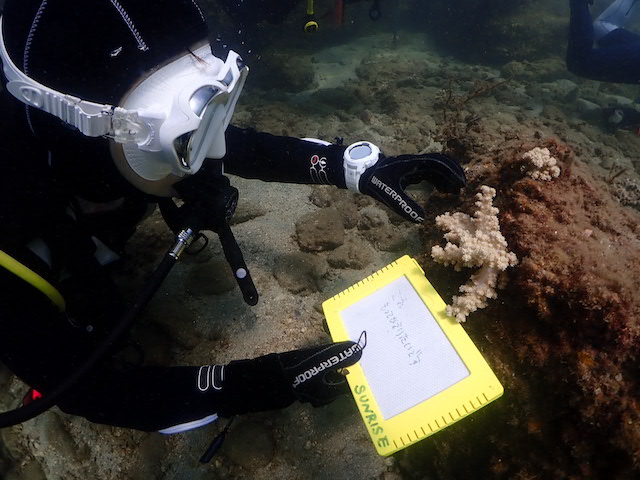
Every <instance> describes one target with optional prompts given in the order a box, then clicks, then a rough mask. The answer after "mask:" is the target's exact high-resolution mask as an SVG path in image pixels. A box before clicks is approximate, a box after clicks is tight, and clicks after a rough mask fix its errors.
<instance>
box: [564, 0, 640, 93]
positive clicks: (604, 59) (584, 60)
mask: <svg viewBox="0 0 640 480" xmlns="http://www.w3.org/2000/svg"><path fill="white" fill-rule="evenodd" d="M570 5H571V21H570V30H569V44H568V47H567V68H568V69H569V70H570V71H571V72H573V73H575V74H576V75H580V76H582V77H586V78H590V79H592V80H598V81H603V82H616V83H631V84H637V83H638V82H640V35H636V34H635V33H632V32H630V31H628V30H624V29H622V28H618V29H615V30H613V31H612V32H610V33H609V34H607V35H605V36H604V37H602V38H601V39H600V40H599V41H598V42H597V44H596V45H594V32H593V23H592V19H591V14H590V12H589V5H588V4H587V0H571V2H570Z"/></svg>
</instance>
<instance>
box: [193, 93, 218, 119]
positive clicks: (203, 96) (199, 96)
mask: <svg viewBox="0 0 640 480" xmlns="http://www.w3.org/2000/svg"><path fill="white" fill-rule="evenodd" d="M218 93H219V90H218V89H217V88H213V87H212V86H210V85H208V86H206V87H201V88H199V89H198V90H196V91H195V93H194V94H193V95H192V96H191V98H190V99H189V106H190V107H191V110H192V111H193V113H195V114H196V115H197V116H199V117H200V118H202V115H203V114H204V111H205V110H206V109H207V106H209V104H210V103H211V101H212V100H213V99H214V97H215V96H216V95H217V94H218Z"/></svg>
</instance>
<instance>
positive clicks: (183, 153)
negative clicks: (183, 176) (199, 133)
mask: <svg viewBox="0 0 640 480" xmlns="http://www.w3.org/2000/svg"><path fill="white" fill-rule="evenodd" d="M194 131H195V130H194ZM193 133H194V132H187V133H184V134H182V135H180V136H179V137H178V138H176V139H175V140H174V141H173V148H175V150H176V154H177V155H178V160H180V164H181V165H182V166H183V167H184V168H189V141H190V140H191V136H192V135H193Z"/></svg>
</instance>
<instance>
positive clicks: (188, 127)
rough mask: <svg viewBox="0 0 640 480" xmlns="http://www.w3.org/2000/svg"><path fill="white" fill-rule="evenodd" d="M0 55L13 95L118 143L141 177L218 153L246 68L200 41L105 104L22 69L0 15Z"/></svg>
mask: <svg viewBox="0 0 640 480" xmlns="http://www.w3.org/2000/svg"><path fill="white" fill-rule="evenodd" d="M0 57H1V59H2V63H3V67H4V73H5V76H6V77H7V85H6V88H7V90H8V91H9V92H10V93H11V94H12V95H13V96H14V97H16V98H17V99H18V100H20V101H21V102H23V103H25V104H27V105H29V106H32V107H35V108H38V109H40V110H43V111H45V112H47V113H50V114H52V115H54V116H56V117H57V118H59V119H61V120H62V121H63V122H65V123H67V124H69V125H71V126H73V127H75V128H77V129H78V130H79V131H80V132H81V133H82V134H84V135H86V136H89V137H98V136H103V137H108V138H111V139H113V140H114V141H115V142H117V143H119V144H122V148H123V152H124V156H125V158H126V161H127V163H128V164H129V166H130V167H131V169H132V170H133V171H134V172H135V173H136V174H137V175H139V176H140V177H142V178H143V179H145V180H149V181H156V180H161V179H163V178H165V177H167V176H168V175H175V176H178V177H182V176H184V175H188V174H194V173H196V172H197V171H198V170H199V169H200V167H201V166H202V162H203V161H204V159H205V158H222V157H223V156H224V155H225V153H226V145H225V139H224V132H225V130H226V128H227V126H228V125H229V122H230V120H231V116H232V115H233V111H234V108H235V105H236V103H237V101H238V97H239V95H240V92H241V90H242V87H243V86H244V82H245V79H246V76H247V73H248V71H249V69H248V67H246V66H244V65H243V63H242V60H241V58H240V57H239V55H238V54H237V53H235V52H233V51H230V52H229V54H228V56H227V60H226V61H225V62H223V61H222V60H220V59H219V58H217V57H215V56H213V55H212V53H211V49H210V47H209V45H205V46H203V47H200V48H198V49H196V50H194V51H193V52H189V53H187V54H186V55H184V56H182V57H180V58H178V59H176V60H174V61H172V62H171V63H169V64H167V65H165V66H163V67H161V68H159V69H158V70H156V71H155V72H153V73H151V74H150V75H149V76H147V77H146V78H145V79H144V80H143V81H142V82H140V83H139V84H138V85H137V86H136V87H135V88H133V89H132V90H131V91H130V93H129V94H128V95H127V97H126V99H125V101H124V102H123V105H122V106H113V105H108V104H99V103H94V102H90V101H87V100H82V99H80V98H77V97H74V96H72V95H67V94H64V93H61V92H58V91H56V90H53V89H51V88H49V87H46V86H45V85H42V84H40V83H38V82H36V81H35V80H33V79H32V78H30V77H28V76H27V75H26V74H24V73H23V72H22V71H21V70H20V69H19V68H18V67H16V65H15V64H14V63H13V62H12V60H11V58H10V57H9V54H8V52H7V49H6V46H5V42H4V38H3V37H2V19H1V18H0Z"/></svg>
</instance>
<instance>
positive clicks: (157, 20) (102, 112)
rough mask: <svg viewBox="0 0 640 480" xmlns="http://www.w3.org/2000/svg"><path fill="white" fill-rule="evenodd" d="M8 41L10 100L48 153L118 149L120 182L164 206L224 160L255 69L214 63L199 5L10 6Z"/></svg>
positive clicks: (5, 28) (164, 0)
mask: <svg viewBox="0 0 640 480" xmlns="http://www.w3.org/2000/svg"><path fill="white" fill-rule="evenodd" d="M5 19H7V21H5ZM1 34H2V42H1V43H2V48H1V49H0V50H1V51H2V62H3V67H4V72H5V75H6V77H7V80H8V84H7V90H9V91H10V92H11V93H12V94H13V95H14V96H15V97H17V98H18V99H19V100H20V101H22V102H23V103H25V104H27V105H29V107H30V108H28V111H29V117H30V124H31V126H32V128H33V130H34V133H36V135H38V136H39V137H41V138H43V139H45V140H46V141H47V143H49V144H53V145H57V146H59V147H60V148H67V149H71V148H73V143H72V142H69V140H70V137H73V138H75V139H77V137H78V135H79V134H80V133H81V134H83V135H84V136H85V137H91V141H90V142H87V141H84V143H83V144H84V145H85V146H86V145H88V144H91V145H94V144H95V147H96V149H99V150H101V152H104V148H105V147H106V142H107V140H106V139H110V142H111V146H110V149H111V152H112V155H113V156H114V158H115V159H116V164H117V166H118V168H119V170H120V171H121V173H123V174H124V176H125V177H126V178H127V179H128V180H129V181H130V182H131V183H133V184H134V185H135V186H137V187H138V188H140V189H141V190H143V191H145V192H147V193H153V194H156V195H167V194H170V193H171V190H170V188H169V186H170V185H171V184H172V183H174V182H175V181H177V180H179V179H180V178H182V177H183V176H185V175H189V174H193V173H195V172H197V171H198V169H199V168H200V166H201V165H202V162H203V160H204V158H205V157H210V158H221V157H222V156H224V154H225V142H224V131H225V129H226V127H227V125H228V123H229V120H230V118H231V115H232V113H233V109H234V107H235V103H236V101H237V99H238V94H239V93H240V91H241V89H242V86H243V83H244V78H245V75H246V72H247V69H246V68H243V65H242V64H241V61H240V58H239V57H238V56H237V55H236V54H235V53H233V52H230V54H229V56H228V58H227V60H226V61H222V60H221V59H219V58H217V57H215V56H213V55H212V53H211V49H210V47H209V44H208V42H207V41H206V39H207V37H208V31H207V27H206V22H205V20H204V17H203V15H202V12H201V11H200V10H199V8H198V7H197V5H196V3H195V2H194V1H193V0H153V1H135V0H104V1H100V2H87V1H86V0H21V1H19V2H18V1H16V2H14V4H13V6H12V4H11V2H9V4H7V5H6V7H5V11H4V15H3V21H2V27H1ZM32 107H35V108H32ZM60 120H62V121H60ZM64 143H66V145H65V144H64ZM70 143H71V144H70ZM78 143H82V142H78ZM85 150H87V149H86V148H85ZM89 150H91V148H89ZM96 156H98V155H96ZM92 161H95V159H93V158H86V162H87V163H91V162H92Z"/></svg>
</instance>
